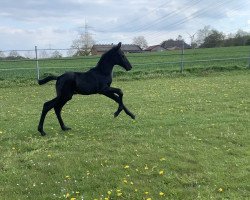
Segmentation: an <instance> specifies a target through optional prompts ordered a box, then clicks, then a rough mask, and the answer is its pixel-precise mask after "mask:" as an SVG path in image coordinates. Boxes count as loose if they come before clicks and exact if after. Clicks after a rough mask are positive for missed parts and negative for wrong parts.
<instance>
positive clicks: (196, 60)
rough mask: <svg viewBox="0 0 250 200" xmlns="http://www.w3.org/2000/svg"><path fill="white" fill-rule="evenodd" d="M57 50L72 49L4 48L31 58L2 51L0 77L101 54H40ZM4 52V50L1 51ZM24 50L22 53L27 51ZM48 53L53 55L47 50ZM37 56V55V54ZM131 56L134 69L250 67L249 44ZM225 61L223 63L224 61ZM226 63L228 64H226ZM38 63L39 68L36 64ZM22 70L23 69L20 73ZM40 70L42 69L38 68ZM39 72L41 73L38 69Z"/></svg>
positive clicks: (62, 66)
mask: <svg viewBox="0 0 250 200" xmlns="http://www.w3.org/2000/svg"><path fill="white" fill-rule="evenodd" d="M45 50H46V51H48V52H50V51H58V52H59V55H66V54H65V53H60V52H62V51H64V52H66V51H69V50H70V49H39V48H37V51H34V50H8V51H4V52H11V51H17V52H18V55H22V53H24V54H25V52H29V53H30V54H29V55H31V54H32V57H31V58H27V57H26V58H23V57H22V58H21V59H8V58H6V57H5V58H4V57H1V54H0V80H1V79H5V78H6V77H5V73H8V75H7V76H8V77H10V76H11V73H12V72H15V73H14V76H17V77H22V76H24V77H25V76H26V75H25V71H27V73H31V74H32V77H35V76H36V74H34V73H35V72H36V71H35V70H40V72H41V73H47V72H48V73H49V72H50V71H51V70H56V71H58V70H61V71H63V70H66V69H69V70H70V69H76V70H77V69H81V70H82V69H85V68H89V67H91V66H94V65H95V64H96V63H97V62H98V60H99V58H100V56H81V57H66V56H59V57H53V58H51V57H47V58H45V57H44V55H43V56H41V54H40V53H41V52H43V51H45ZM0 52H1V51H0ZM24 54H23V55H24ZM47 55H52V54H51V53H47ZM36 56H37V58H36ZM127 57H128V59H129V60H130V62H131V64H132V65H133V66H134V68H135V69H138V70H145V68H150V69H153V68H154V67H161V68H165V69H168V68H174V69H177V70H178V69H179V70H180V71H182V70H185V69H186V68H191V67H202V66H210V65H226V66H229V65H231V66H232V65H240V66H242V67H249V68H250V47H234V48H232V47H231V48H214V49H190V50H186V49H185V51H183V50H181V51H164V52H158V53H155V52H153V53H140V54H138V53H137V54H127ZM223 62H224V63H223ZM225 63H226V64H225ZM37 64H38V66H39V68H37ZM21 71H23V72H22V73H21ZM38 72H39V71H38ZM38 75H39V73H38Z"/></svg>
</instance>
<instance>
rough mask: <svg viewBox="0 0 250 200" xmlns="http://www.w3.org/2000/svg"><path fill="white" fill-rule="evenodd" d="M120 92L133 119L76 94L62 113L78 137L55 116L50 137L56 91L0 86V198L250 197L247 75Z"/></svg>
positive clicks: (139, 83)
mask: <svg viewBox="0 0 250 200" xmlns="http://www.w3.org/2000/svg"><path fill="white" fill-rule="evenodd" d="M114 85H115V86H119V87H120V88H122V89H123V91H124V93H125V95H124V101H125V103H126V104H127V106H128V108H130V109H131V111H133V112H134V113H135V114H136V116H137V119H136V120H135V121H132V120H131V119H129V117H128V116H125V114H124V113H122V114H121V116H119V117H118V118H117V119H113V117H112V115H113V114H112V113H113V112H114V111H115V110H116V108H117V105H115V103H113V102H112V101H111V100H108V99H106V98H105V97H102V96H98V95H94V96H84V97H83V96H75V98H74V99H73V100H72V101H70V102H69V105H67V106H66V107H65V109H64V113H63V117H64V119H65V122H66V124H68V125H69V126H71V127H72V128H73V130H72V131H69V132H66V133H63V132H62V131H60V129H59V125H58V123H57V121H56V118H55V115H54V113H53V112H51V113H50V114H49V115H48V117H47V121H46V123H45V130H46V131H47V132H48V136H46V137H40V136H39V135H38V133H37V131H36V126H37V123H38V120H39V115H40V111H41V107H42V104H43V102H44V101H45V100H48V99H51V98H52V97H53V96H54V88H53V86H51V85H45V86H42V87H38V86H27V87H14V88H0V94H1V96H0V110H1V112H0V119H1V121H0V152H1V157H0V171H1V173H0V199H34V198H35V199H60V198H62V199H65V197H66V196H68V195H69V197H77V199H81V197H82V196H83V197H84V198H85V199H94V198H97V199H100V198H102V199H104V198H105V197H108V196H110V197H111V198H112V199H147V198H152V199H209V198H212V199H225V198H230V199H247V197H249V195H250V193H249V190H250V189H249V153H250V152H249V130H250V126H249V124H250V120H249V119H250V115H249V111H250V110H249V97H250V92H249V87H248V86H249V71H241V72H234V73H233V72H231V73H219V74H218V75H215V74H213V76H207V77H191V76H189V77H180V78H164V77H161V78H155V79H146V80H134V81H116V82H115V83H114ZM17 97H18V98H17ZM17 105H18V106H17ZM125 166H129V168H127V169H126V167H125ZM160 172H163V174H161V173H160ZM108 191H110V192H111V194H110V195H109V194H108ZM78 192H79V194H78ZM147 192H148V194H147ZM160 192H163V193H164V196H162V197H160V195H159V193H160ZM121 193H122V194H121ZM118 195H121V196H120V197H118Z"/></svg>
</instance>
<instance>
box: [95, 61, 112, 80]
mask: <svg viewBox="0 0 250 200" xmlns="http://www.w3.org/2000/svg"><path fill="white" fill-rule="evenodd" d="M113 67H114V64H113V63H112V62H108V61H107V60H106V59H101V60H100V61H99V62H98V63H97V66H96V68H97V69H98V71H99V72H100V73H102V74H103V75H105V76H112V74H113V72H112V71H113Z"/></svg>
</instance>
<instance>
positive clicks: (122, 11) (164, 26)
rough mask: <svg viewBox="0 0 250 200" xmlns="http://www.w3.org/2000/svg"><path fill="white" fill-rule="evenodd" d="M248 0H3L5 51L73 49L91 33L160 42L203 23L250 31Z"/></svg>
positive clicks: (0, 23) (111, 39)
mask: <svg viewBox="0 0 250 200" xmlns="http://www.w3.org/2000/svg"><path fill="white" fill-rule="evenodd" d="M249 11H250V1H246V0H219V1H218V0H209V1H208V0H126V1H125V0H123V1H121V0H0V50H2V51H5V50H28V49H34V46H35V45H37V46H38V48H53V49H56V48H70V46H71V44H72V41H73V40H74V39H76V38H77V37H79V33H81V32H84V31H85V25H87V31H88V33H90V34H91V36H92V37H93V39H94V40H95V42H96V43H97V44H110V43H118V42H122V43H126V44H131V43H132V41H133V38H134V37H138V36H144V37H145V39H146V41H147V42H148V45H157V44H160V43H161V42H162V41H164V40H167V39H170V38H171V39H176V38H177V37H178V35H181V36H182V37H183V38H184V39H185V41H186V42H187V43H190V37H189V35H193V34H195V33H196V32H197V31H198V30H199V29H203V28H204V26H207V25H210V26H211V27H212V28H214V29H216V30H218V31H222V32H224V33H226V34H229V33H236V32H237V30H239V29H242V30H244V31H248V32H250V12H249Z"/></svg>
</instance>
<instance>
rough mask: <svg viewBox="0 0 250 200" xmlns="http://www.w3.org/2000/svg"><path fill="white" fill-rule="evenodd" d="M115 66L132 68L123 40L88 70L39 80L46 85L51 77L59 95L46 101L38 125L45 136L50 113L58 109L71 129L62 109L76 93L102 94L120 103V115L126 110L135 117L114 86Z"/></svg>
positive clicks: (61, 124) (40, 83)
mask: <svg viewBox="0 0 250 200" xmlns="http://www.w3.org/2000/svg"><path fill="white" fill-rule="evenodd" d="M115 65H120V66H121V67H123V68H124V69H125V70H127V71H129V70H131V69H132V66H131V64H130V63H129V61H128V59H127V58H126V56H125V55H124V53H123V52H122V50H121V43H119V44H118V45H117V46H115V47H113V48H112V49H110V50H109V51H108V52H106V53H105V54H103V55H102V57H101V58H100V60H99V62H98V63H97V65H96V66H95V67H94V68H92V69H90V70H89V71H87V72H84V73H81V72H67V73H64V74H62V75H61V76H58V77H57V76H48V77H46V78H45V79H42V80H39V81H38V83H39V85H42V84H45V83H47V82H49V81H51V80H56V93H57V96H56V97H55V98H54V99H52V100H50V101H48V102H45V103H44V105H43V110H42V114H41V118H40V122H39V125H38V131H39V132H40V133H41V135H42V136H44V135H46V133H45V132H44V130H43V124H44V120H45V117H46V114H47V113H48V112H49V111H50V110H51V109H52V108H54V110H55V113H56V116H57V119H58V121H59V123H60V126H61V128H62V130H69V129H70V128H69V127H67V126H65V124H64V122H63V120H62V117H61V110H62V108H63V106H64V105H65V104H66V103H67V101H69V100H70V99H72V96H73V95H74V94H82V95H90V94H102V95H105V96H107V97H109V98H111V99H113V100H114V101H115V102H117V103H118V105H119V106H118V109H117V111H116V112H115V113H114V116H115V117H117V116H118V115H119V114H120V112H121V111H122V110H124V111H125V113H126V114H127V115H129V116H130V117H131V118H132V119H135V115H134V114H133V113H131V112H130V111H129V110H128V109H127V108H126V106H125V105H124V104H123V100H122V97H123V93H122V90H121V89H119V88H114V87H110V85H111V83H112V70H113V67H114V66H115Z"/></svg>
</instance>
